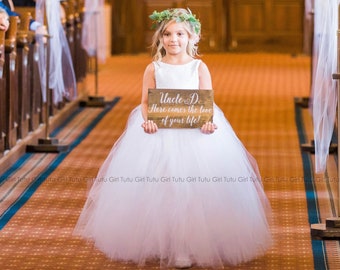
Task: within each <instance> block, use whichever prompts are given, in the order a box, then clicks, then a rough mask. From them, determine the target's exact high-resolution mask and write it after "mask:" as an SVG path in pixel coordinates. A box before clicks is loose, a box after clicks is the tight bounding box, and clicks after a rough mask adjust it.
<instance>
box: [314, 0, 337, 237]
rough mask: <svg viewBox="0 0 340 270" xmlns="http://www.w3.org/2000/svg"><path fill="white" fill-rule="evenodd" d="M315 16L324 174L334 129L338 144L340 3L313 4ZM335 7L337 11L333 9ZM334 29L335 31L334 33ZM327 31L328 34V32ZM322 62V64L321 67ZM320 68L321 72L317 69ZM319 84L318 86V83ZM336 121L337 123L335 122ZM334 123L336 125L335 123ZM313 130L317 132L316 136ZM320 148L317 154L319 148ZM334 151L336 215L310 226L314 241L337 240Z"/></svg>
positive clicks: (317, 126) (319, 166) (318, 156)
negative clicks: (316, 16) (316, 17)
mask: <svg viewBox="0 0 340 270" xmlns="http://www.w3.org/2000/svg"><path fill="white" fill-rule="evenodd" d="M315 4H316V6H315V15H319V16H320V17H319V18H321V17H322V16H324V18H323V19H322V20H321V21H319V20H317V22H319V23H320V25H321V26H323V27H322V28H320V27H318V28H316V29H318V30H320V29H321V30H320V31H318V33H322V35H323V36H322V37H323V39H322V38H320V37H319V36H318V38H319V42H318V44H319V47H317V48H318V49H320V50H319V51H318V55H317V56H318V59H316V60H317V65H316V66H317V67H319V69H318V70H317V71H319V74H318V72H317V71H316V72H314V73H313V76H314V77H313V80H314V84H315V85H314V93H313V94H314V96H313V98H314V100H313V109H314V112H313V117H314V119H313V120H314V121H313V124H314V138H316V139H315V141H316V142H315V160H316V161H315V164H316V169H315V170H316V172H317V173H320V172H322V173H324V172H325V170H326V162H327V157H328V155H329V154H330V152H329V149H330V148H329V147H328V146H329V144H330V141H331V137H332V135H333V132H334V127H337V131H335V133H337V142H339V141H340V129H339V121H340V109H339V108H340V99H339V95H340V4H338V1H337V0H332V1H331V3H330V5H329V6H327V5H326V6H325V5H323V1H321V0H319V1H316V2H315ZM336 7H337V8H336ZM336 30H337V31H336ZM327 31H328V32H327ZM320 63H321V64H320ZM320 67H322V69H321V68H320ZM318 82H319V84H318ZM336 118H337V121H336ZM334 123H335V124H334ZM315 131H319V134H318V133H316V132H315ZM317 147H319V148H320V149H319V151H318V148H317ZM336 150H337V170H338V183H337V184H338V194H337V195H338V200H337V201H338V205H337V209H336V210H337V211H336V212H337V213H334V216H333V217H329V218H326V222H325V223H314V224H311V236H312V238H313V239H315V240H336V241H338V240H340V159H339V155H340V149H339V147H336Z"/></svg>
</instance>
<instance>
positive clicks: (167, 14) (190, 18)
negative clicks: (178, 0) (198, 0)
mask: <svg viewBox="0 0 340 270" xmlns="http://www.w3.org/2000/svg"><path fill="white" fill-rule="evenodd" d="M149 18H150V19H151V20H153V22H152V28H153V29H155V28H157V26H158V25H159V24H160V23H161V22H163V21H170V20H176V22H184V21H187V22H189V23H190V25H191V26H192V27H193V29H194V31H195V33H196V34H197V35H198V34H199V33H200V31H201V23H200V21H199V20H198V19H196V16H195V15H194V14H192V13H191V10H190V9H188V13H181V14H178V9H166V10H163V11H161V12H157V11H156V10H155V11H154V12H153V13H152V14H151V15H150V16H149Z"/></svg>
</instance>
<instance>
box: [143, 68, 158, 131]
mask: <svg viewBox="0 0 340 270" xmlns="http://www.w3.org/2000/svg"><path fill="white" fill-rule="evenodd" d="M155 87H156V82H155V67H154V66H153V64H152V63H151V64H149V65H148V66H147V67H146V69H145V71H144V76H143V86H142V101H141V106H142V115H143V119H144V123H143V124H142V128H143V129H144V131H145V132H146V133H150V134H151V133H155V132H157V130H158V127H157V125H156V124H155V123H154V122H153V121H150V120H147V119H148V90H149V89H150V88H151V89H153V88H155Z"/></svg>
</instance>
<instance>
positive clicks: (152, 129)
mask: <svg viewBox="0 0 340 270" xmlns="http://www.w3.org/2000/svg"><path fill="white" fill-rule="evenodd" d="M142 128H143V129H144V131H145V133H148V134H153V133H156V132H157V130H158V127H157V125H156V123H155V122H154V121H151V120H147V121H145V122H144V123H143V124H142Z"/></svg>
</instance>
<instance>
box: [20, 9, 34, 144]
mask: <svg viewBox="0 0 340 270" xmlns="http://www.w3.org/2000/svg"><path fill="white" fill-rule="evenodd" d="M30 20H31V13H29V12H26V13H24V14H21V16H20V23H19V30H18V33H17V48H16V49H17V58H16V60H17V65H16V66H17V74H18V134H17V137H18V139H23V138H24V137H26V136H27V135H28V132H29V121H30V117H31V115H30V112H31V108H30V107H31V103H30V88H29V77H30V67H29V61H28V60H29V57H28V56H29V43H31V42H32V35H31V34H30V33H29V24H30Z"/></svg>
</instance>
